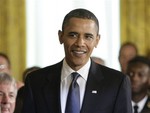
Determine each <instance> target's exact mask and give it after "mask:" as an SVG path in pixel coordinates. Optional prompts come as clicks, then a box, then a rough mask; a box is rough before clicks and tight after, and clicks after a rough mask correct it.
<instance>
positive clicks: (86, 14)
mask: <svg viewBox="0 0 150 113" xmlns="http://www.w3.org/2000/svg"><path fill="white" fill-rule="evenodd" d="M73 17H76V18H82V19H91V20H93V21H94V22H95V24H96V25H97V30H98V32H99V22H98V19H97V17H96V16H95V15H94V14H93V13H92V12H91V11H89V10H87V9H82V8H78V9H74V10H72V11H70V12H69V13H68V14H67V15H66V16H65V17H64V20H63V24H62V30H64V26H65V25H66V23H68V22H69V20H70V19H71V18H73Z"/></svg>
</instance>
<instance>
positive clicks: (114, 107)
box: [22, 9, 132, 113]
mask: <svg viewBox="0 0 150 113" xmlns="http://www.w3.org/2000/svg"><path fill="white" fill-rule="evenodd" d="M58 35H59V41H60V43H61V44H63V45H64V50H65V58H64V59H63V60H62V61H61V62H59V63H57V64H55V65H52V66H48V67H45V68H43V69H40V70H38V71H35V72H33V73H31V74H29V75H28V76H27V79H26V84H25V95H26V97H25V101H24V107H23V112H22V113H131V112H132V107H131V90H130V83H129V79H128V78H127V76H125V75H124V74H122V73H121V72H119V71H116V70H113V69H110V68H108V67H105V66H102V65H100V64H97V63H95V62H94V61H92V60H91V58H90V56H91V53H92V51H93V49H94V48H95V47H97V45H98V43H99V40H100V35H99V22H98V19H97V18H96V16H95V15H94V14H93V13H92V12H90V11H88V10H86V9H75V10H72V11H71V12H69V13H68V14H67V15H66V16H65V18H64V21H63V25H62V31H61V30H59V32H58ZM74 72H77V73H78V75H79V77H78V78H77V80H75V81H74V79H73V78H72V73H74ZM72 79H73V81H74V82H72ZM70 84H71V85H70ZM72 84H74V87H72V89H76V93H74V91H73V90H72V89H71V88H69V87H70V86H72ZM75 84H76V85H75ZM70 92H72V93H70ZM72 94H74V95H72ZM70 95H71V96H70ZM72 96H73V97H72ZM69 97H71V99H72V101H73V102H72V101H71V100H69ZM77 97H78V98H77ZM75 98H76V99H75ZM79 98H80V99H79ZM68 102H70V104H68ZM76 102H79V104H74V103H76ZM70 105H72V106H73V107H71V106H70ZM68 106H69V108H68ZM76 106H78V107H76ZM75 107H76V109H74V108H75ZM68 109H70V111H69V112H67V111H68ZM74 111H76V112H74Z"/></svg>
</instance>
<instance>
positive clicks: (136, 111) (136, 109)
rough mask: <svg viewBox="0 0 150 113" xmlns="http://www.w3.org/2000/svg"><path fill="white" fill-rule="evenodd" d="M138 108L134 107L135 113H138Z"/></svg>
mask: <svg viewBox="0 0 150 113" xmlns="http://www.w3.org/2000/svg"><path fill="white" fill-rule="evenodd" d="M138 108H139V107H138V105H135V106H134V113H138Z"/></svg>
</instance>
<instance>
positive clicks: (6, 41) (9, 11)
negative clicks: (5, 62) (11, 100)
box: [0, 0, 26, 80]
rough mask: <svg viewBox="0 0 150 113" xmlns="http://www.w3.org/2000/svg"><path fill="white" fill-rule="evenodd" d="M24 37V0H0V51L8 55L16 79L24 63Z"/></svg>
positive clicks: (19, 77) (20, 74)
mask: <svg viewBox="0 0 150 113" xmlns="http://www.w3.org/2000/svg"><path fill="white" fill-rule="evenodd" d="M25 37H26V36H25V0H0V52H3V53H5V54H7V55H8V56H9V58H10V61H11V68H12V75H13V76H14V77H15V78H16V79H17V80H21V79H22V73H23V71H24V69H25V65H26V61H25V55H26V54H25V53H26V49H25V48H26V47H25V45H26V41H25Z"/></svg>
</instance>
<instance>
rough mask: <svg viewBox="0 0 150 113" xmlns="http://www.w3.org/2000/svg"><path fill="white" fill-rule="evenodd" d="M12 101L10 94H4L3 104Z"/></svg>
mask: <svg viewBox="0 0 150 113" xmlns="http://www.w3.org/2000/svg"><path fill="white" fill-rule="evenodd" d="M9 101H10V99H9V97H8V96H6V95H5V96H3V98H2V103H3V104H6V103H8V102H9Z"/></svg>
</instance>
